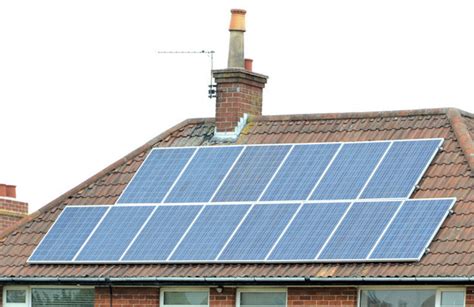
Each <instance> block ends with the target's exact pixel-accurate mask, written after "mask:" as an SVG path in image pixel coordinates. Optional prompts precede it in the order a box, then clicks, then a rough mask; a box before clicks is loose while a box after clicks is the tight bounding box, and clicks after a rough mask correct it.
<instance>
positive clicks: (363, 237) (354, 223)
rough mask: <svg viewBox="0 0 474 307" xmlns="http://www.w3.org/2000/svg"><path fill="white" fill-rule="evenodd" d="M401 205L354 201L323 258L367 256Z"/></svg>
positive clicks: (321, 257)
mask: <svg viewBox="0 0 474 307" xmlns="http://www.w3.org/2000/svg"><path fill="white" fill-rule="evenodd" d="M400 204H401V202H393V201H392V202H389V201H387V202H361V203H354V204H353V205H352V207H351V209H350V210H349V212H348V214H347V215H346V217H345V218H344V219H343V220H342V223H341V224H340V226H339V228H338V229H337V230H336V232H335V233H334V235H333V237H332V238H331V239H330V241H329V243H328V244H327V245H326V247H325V248H324V250H323V251H322V253H321V255H320V256H319V259H344V260H350V259H365V258H366V257H367V255H368V254H369V253H370V251H371V250H372V247H373V246H374V244H375V243H376V242H377V239H378V238H379V237H380V235H381V234H382V232H383V230H384V229H385V226H386V225H387V223H388V222H389V221H390V219H391V218H392V216H393V215H394V214H395V212H396V210H397V208H398V207H399V206H400Z"/></svg>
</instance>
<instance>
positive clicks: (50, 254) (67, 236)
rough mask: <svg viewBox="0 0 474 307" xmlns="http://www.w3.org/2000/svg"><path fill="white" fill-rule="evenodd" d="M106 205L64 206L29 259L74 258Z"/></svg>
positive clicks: (53, 259) (63, 259) (62, 259)
mask: <svg viewBox="0 0 474 307" xmlns="http://www.w3.org/2000/svg"><path fill="white" fill-rule="evenodd" d="M107 209H108V207H96V206H84V207H66V208H64V210H63V212H62V213H61V215H60V216H59V217H58V218H57V221H56V223H54V225H53V226H52V228H51V229H50V230H49V231H48V233H47V235H46V236H45V237H44V239H43V240H42V241H41V243H40V244H39V245H38V247H37V248H36V250H35V251H34V252H33V254H32V255H31V257H30V259H29V261H68V260H72V258H74V255H76V253H77V251H78V250H79V248H80V247H81V246H82V244H83V243H84V242H85V241H86V239H87V237H88V236H89V234H90V232H91V231H92V230H93V229H94V227H95V226H96V224H97V223H98V222H99V221H100V219H101V218H102V216H103V215H104V214H105V212H106V211H107Z"/></svg>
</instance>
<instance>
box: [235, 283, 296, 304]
mask: <svg viewBox="0 0 474 307" xmlns="http://www.w3.org/2000/svg"><path fill="white" fill-rule="evenodd" d="M243 292H244V293H245V292H279V293H281V292H284V293H285V307H287V306H288V288H274V287H268V288H265V287H258V288H255V287H253V288H238V289H237V292H236V293H235V295H236V298H235V305H236V306H237V307H240V294H241V293H243Z"/></svg>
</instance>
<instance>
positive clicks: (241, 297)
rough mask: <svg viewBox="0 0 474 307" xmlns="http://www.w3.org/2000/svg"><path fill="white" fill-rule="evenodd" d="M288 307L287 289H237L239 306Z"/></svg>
mask: <svg viewBox="0 0 474 307" xmlns="http://www.w3.org/2000/svg"><path fill="white" fill-rule="evenodd" d="M262 306H263V307H286V289H283V290H282V289H254V290H251V289H250V290H239V291H237V307H262Z"/></svg>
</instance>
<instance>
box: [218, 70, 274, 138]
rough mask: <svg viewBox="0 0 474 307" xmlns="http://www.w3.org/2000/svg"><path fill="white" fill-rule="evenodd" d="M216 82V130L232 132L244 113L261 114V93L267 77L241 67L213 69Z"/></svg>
mask: <svg viewBox="0 0 474 307" xmlns="http://www.w3.org/2000/svg"><path fill="white" fill-rule="evenodd" d="M214 78H215V80H216V84H217V98H216V130H217V131H218V132H233V131H234V128H235V127H236V126H237V123H238V122H239V120H240V118H242V117H243V115H244V113H247V114H248V115H251V116H258V115H262V97H263V96H262V93H263V88H264V87H265V83H266V82H267V77H266V76H263V75H259V74H255V73H252V72H249V71H245V70H242V69H224V70H218V71H214Z"/></svg>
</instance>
